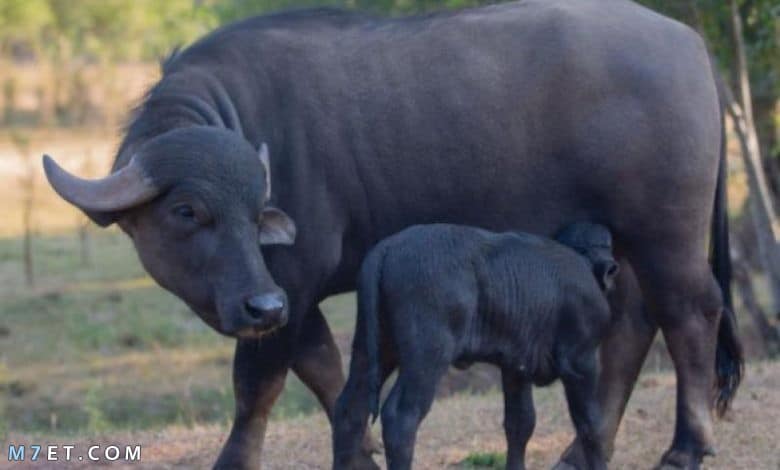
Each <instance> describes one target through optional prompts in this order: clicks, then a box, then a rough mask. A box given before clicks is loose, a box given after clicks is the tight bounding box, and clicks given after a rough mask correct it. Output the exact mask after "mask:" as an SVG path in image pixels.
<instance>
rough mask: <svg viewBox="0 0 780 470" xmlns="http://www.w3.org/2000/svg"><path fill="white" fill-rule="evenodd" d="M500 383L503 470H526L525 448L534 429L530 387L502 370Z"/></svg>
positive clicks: (526, 382)
mask: <svg viewBox="0 0 780 470" xmlns="http://www.w3.org/2000/svg"><path fill="white" fill-rule="evenodd" d="M501 381H502V384H503V389H504V431H505V432H506V445H507V459H506V468H507V470H523V469H525V447H526V445H527V444H528V440H529V439H530V438H531V434H533V432H534V426H535V425H536V413H535V411H534V398H533V394H532V390H531V387H532V384H531V382H530V381H528V380H526V379H524V378H523V377H521V376H519V375H518V374H517V373H516V372H515V371H513V370H510V369H508V368H504V369H502V370H501Z"/></svg>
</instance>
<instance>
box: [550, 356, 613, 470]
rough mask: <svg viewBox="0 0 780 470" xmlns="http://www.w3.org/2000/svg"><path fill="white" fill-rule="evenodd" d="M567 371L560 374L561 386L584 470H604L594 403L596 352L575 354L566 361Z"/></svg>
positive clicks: (598, 421)
mask: <svg viewBox="0 0 780 470" xmlns="http://www.w3.org/2000/svg"><path fill="white" fill-rule="evenodd" d="M568 362H569V364H568V367H563V368H562V371H561V382H563V388H564V391H565V393H566V401H567V402H568V404H569V414H570V415H571V419H572V422H573V423H574V428H575V429H576V431H577V439H578V440H579V442H580V445H581V446H582V451H583V454H584V457H585V458H584V461H585V464H586V465H585V467H586V468H588V469H590V470H606V468H607V464H606V459H605V457H604V452H603V448H602V434H603V432H602V423H601V410H600V409H599V405H598V401H597V397H596V394H597V390H596V387H597V376H598V365H597V362H596V352H595V351H592V352H586V353H584V354H583V353H577V355H576V356H575V357H570V358H569V361H568Z"/></svg>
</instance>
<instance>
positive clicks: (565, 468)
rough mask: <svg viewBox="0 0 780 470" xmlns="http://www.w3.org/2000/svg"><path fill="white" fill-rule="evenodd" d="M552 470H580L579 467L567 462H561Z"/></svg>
mask: <svg viewBox="0 0 780 470" xmlns="http://www.w3.org/2000/svg"><path fill="white" fill-rule="evenodd" d="M552 470H578V467H577V466H576V465H572V464H570V463H569V462H566V461H565V460H559V461H558V463H556V464H555V465H554V466H553V468H552Z"/></svg>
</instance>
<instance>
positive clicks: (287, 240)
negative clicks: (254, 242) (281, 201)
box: [260, 207, 296, 245]
mask: <svg viewBox="0 0 780 470" xmlns="http://www.w3.org/2000/svg"><path fill="white" fill-rule="evenodd" d="M295 233H296V228H295V222H293V220H292V219H291V218H290V216H288V215H287V214H285V213H284V212H283V211H282V210H280V209H277V208H275V207H266V208H264V209H263V216H262V220H261V221H260V244H261V245H292V244H293V243H295Z"/></svg>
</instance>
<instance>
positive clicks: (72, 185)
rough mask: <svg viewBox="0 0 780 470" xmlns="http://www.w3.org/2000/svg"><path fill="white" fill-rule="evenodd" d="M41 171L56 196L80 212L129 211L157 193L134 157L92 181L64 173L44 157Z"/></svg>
mask: <svg viewBox="0 0 780 470" xmlns="http://www.w3.org/2000/svg"><path fill="white" fill-rule="evenodd" d="M43 169H44V171H45V172H46V178H47V179H48V180H49V184H51V186H52V187H53V188H54V190H55V191H57V194H59V195H60V196H62V198H63V199H65V200H66V201H68V202H70V203H71V204H73V205H74V206H77V207H78V208H80V209H82V210H84V211H93V212H110V211H118V210H123V209H129V208H131V207H133V206H137V205H138V204H142V203H144V202H147V201H149V200H151V199H153V198H154V197H155V196H157V195H158V194H159V192H160V191H159V189H158V188H157V187H156V186H155V185H154V184H153V183H152V180H151V178H149V177H148V176H146V175H145V174H144V172H143V170H142V169H141V166H140V165H139V164H138V161H137V160H136V158H135V157H133V158H131V159H130V163H128V164H127V166H125V167H124V168H121V169H120V170H119V171H117V172H115V173H112V174H110V175H108V176H106V177H105V178H101V179H96V180H86V179H82V178H79V177H77V176H74V175H72V174H70V173H68V172H67V171H65V170H64V169H63V168H62V167H61V166H59V165H58V164H57V162H55V161H54V159H53V158H51V157H50V156H48V155H44V156H43Z"/></svg>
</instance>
